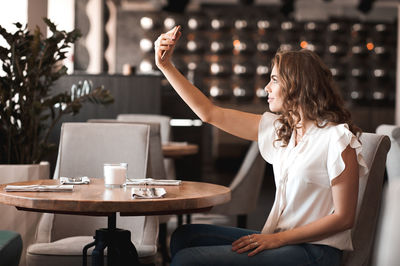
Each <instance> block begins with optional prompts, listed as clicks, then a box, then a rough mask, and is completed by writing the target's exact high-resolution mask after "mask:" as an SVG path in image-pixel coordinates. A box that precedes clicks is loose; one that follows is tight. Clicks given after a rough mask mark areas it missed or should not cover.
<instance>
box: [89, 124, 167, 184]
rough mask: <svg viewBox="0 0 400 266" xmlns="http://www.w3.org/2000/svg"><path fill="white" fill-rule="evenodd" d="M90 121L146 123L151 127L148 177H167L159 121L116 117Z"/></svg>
mask: <svg viewBox="0 0 400 266" xmlns="http://www.w3.org/2000/svg"><path fill="white" fill-rule="evenodd" d="M88 122H89V123H119V124H142V125H143V124H144V125H148V126H149V127H150V139H149V140H150V143H149V156H148V161H147V177H149V178H154V179H166V176H167V174H166V172H165V167H164V161H163V160H164V156H163V151H162V144H161V133H160V124H159V123H149V122H128V121H118V120H115V119H89V120H88Z"/></svg>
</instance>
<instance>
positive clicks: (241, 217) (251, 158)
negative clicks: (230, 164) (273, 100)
mask: <svg viewBox="0 0 400 266" xmlns="http://www.w3.org/2000/svg"><path fill="white" fill-rule="evenodd" d="M265 167H266V162H265V161H264V159H263V158H262V157H261V154H260V152H259V149H258V143H257V142H255V141H254V142H252V143H251V145H250V147H249V149H248V151H247V153H246V156H245V158H244V160H243V163H242V164H241V166H240V169H239V172H238V173H237V174H236V176H235V177H234V179H233V180H232V182H231V184H230V185H229V188H230V189H231V201H229V202H228V203H225V204H222V205H218V206H215V207H214V208H212V209H211V211H210V213H214V214H223V215H237V225H238V226H239V227H243V228H246V226H247V215H248V214H249V213H251V212H252V211H254V210H255V208H256V207H257V201H258V198H259V195H260V191H261V187H262V180H263V177H264V172H265Z"/></svg>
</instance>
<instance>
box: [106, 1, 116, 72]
mask: <svg viewBox="0 0 400 266" xmlns="http://www.w3.org/2000/svg"><path fill="white" fill-rule="evenodd" d="M106 4H107V6H108V9H109V10H110V18H109V20H108V21H107V24H106V25H105V30H106V33H107V35H108V40H109V44H108V47H107V49H106V50H105V51H104V57H105V58H106V60H107V63H108V74H115V72H116V69H117V67H116V61H117V60H116V57H117V7H116V5H115V3H114V2H113V1H112V0H107V1H106Z"/></svg>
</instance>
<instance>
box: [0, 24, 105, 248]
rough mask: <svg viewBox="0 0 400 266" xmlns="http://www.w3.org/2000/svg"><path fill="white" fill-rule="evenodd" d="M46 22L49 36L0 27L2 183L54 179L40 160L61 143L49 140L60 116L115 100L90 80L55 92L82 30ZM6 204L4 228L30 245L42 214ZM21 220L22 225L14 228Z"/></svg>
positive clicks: (36, 30)
mask: <svg viewBox="0 0 400 266" xmlns="http://www.w3.org/2000/svg"><path fill="white" fill-rule="evenodd" d="M44 22H45V23H46V24H47V26H48V27H49V29H50V31H51V32H52V35H51V36H50V37H45V36H44V35H45V34H42V33H41V32H40V30H39V28H38V27H37V28H36V29H35V30H34V32H33V33H31V32H30V31H28V29H27V26H22V25H21V24H20V23H16V24H15V26H16V28H17V30H16V31H15V33H10V32H7V31H6V30H5V29H4V28H3V27H1V26H0V35H1V36H2V37H3V38H4V39H5V40H6V42H7V46H6V47H3V46H0V69H1V70H2V72H3V73H1V71H0V184H1V183H8V182H16V181H25V180H32V179H39V178H42V179H45V178H49V164H48V163H43V162H42V163H41V161H42V160H43V158H45V156H46V154H47V152H48V151H49V150H51V149H55V148H56V147H55V144H53V143H50V142H49V134H50V132H51V130H52V129H53V127H54V126H55V125H56V124H57V122H58V121H59V120H60V118H61V117H62V116H64V115H66V114H72V115H74V114H77V113H78V112H79V110H80V108H81V107H82V105H83V104H84V103H85V102H92V103H100V104H109V103H111V102H113V98H112V96H111V95H110V92H109V91H108V90H106V89H104V88H102V87H99V88H95V89H93V88H92V87H91V86H88V83H85V85H84V86H83V85H82V84H79V85H78V86H73V88H72V90H71V91H66V92H63V93H58V94H54V93H53V94H52V85H53V84H54V82H55V81H56V80H58V79H59V78H60V77H62V76H64V75H66V73H67V68H66V67H65V66H64V65H63V63H62V62H63V60H64V59H65V58H66V53H67V52H68V48H70V47H71V44H73V43H74V42H75V41H76V40H77V38H79V37H80V33H79V31H78V30H73V31H71V32H66V31H61V30H58V29H57V27H56V25H55V24H54V23H52V22H51V21H50V20H49V19H46V18H44ZM3 207H4V208H6V207H9V206H0V208H1V210H0V211H1V212H2V214H3V217H10V218H9V219H8V220H7V221H3V220H2V228H3V229H4V228H6V229H12V230H15V231H18V232H20V233H21V234H22V237H23V240H24V246H25V247H26V246H28V245H29V244H30V243H29V242H31V240H32V239H33V236H34V233H35V227H36V223H35V222H34V220H35V221H37V220H38V217H39V216H37V217H34V218H31V217H19V216H21V215H28V216H29V215H31V214H29V213H27V212H20V213H18V214H12V215H9V214H6V213H4V211H5V210H4V209H3ZM10 208H11V207H10ZM11 209H12V211H13V212H15V209H14V208H11ZM9 211H11V210H7V211H6V212H9ZM22 221H23V222H22ZM26 221H29V223H27V222H26ZM21 222H22V223H21ZM16 224H19V225H21V226H22V227H21V228H19V229H16V228H13V226H15V225H16ZM8 226H10V227H8ZM24 226H25V227H24ZM26 226H28V227H26ZM24 234H29V235H27V236H26V235H25V236H24ZM24 238H25V239H24Z"/></svg>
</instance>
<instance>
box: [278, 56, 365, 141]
mask: <svg viewBox="0 0 400 266" xmlns="http://www.w3.org/2000/svg"><path fill="white" fill-rule="evenodd" d="M272 66H275V67H276V69H277V72H278V75H279V82H280V85H281V90H282V97H283V106H282V112H280V117H279V118H278V119H277V120H276V122H279V123H280V124H281V126H280V127H278V129H277V135H278V139H277V140H276V141H282V145H283V146H287V144H288V143H289V140H290V137H291V135H292V132H293V131H294V129H295V128H296V126H298V123H299V122H300V119H301V117H300V113H299V110H301V112H302V113H303V116H304V118H305V119H308V120H311V121H314V123H315V125H316V126H318V127H320V128H322V127H325V126H326V125H327V124H328V123H329V122H331V123H334V124H342V123H347V124H348V126H349V129H350V131H351V132H352V133H353V134H354V135H356V136H360V134H361V129H360V128H358V127H357V126H356V125H354V124H353V122H352V121H351V114H350V112H349V111H348V110H347V109H346V108H345V106H344V101H343V99H342V97H341V95H340V93H339V89H338V87H337V85H336V84H335V82H334V80H333V77H332V73H331V71H330V69H329V68H328V67H327V66H326V65H325V64H324V63H323V62H322V60H321V59H320V57H319V56H318V55H317V54H315V53H314V52H312V51H309V50H306V49H302V50H299V51H278V52H277V53H276V55H275V57H274V58H273V59H272ZM326 122H328V123H326Z"/></svg>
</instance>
